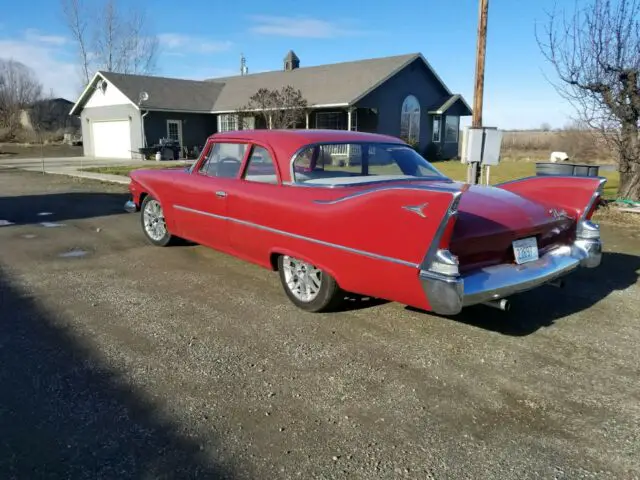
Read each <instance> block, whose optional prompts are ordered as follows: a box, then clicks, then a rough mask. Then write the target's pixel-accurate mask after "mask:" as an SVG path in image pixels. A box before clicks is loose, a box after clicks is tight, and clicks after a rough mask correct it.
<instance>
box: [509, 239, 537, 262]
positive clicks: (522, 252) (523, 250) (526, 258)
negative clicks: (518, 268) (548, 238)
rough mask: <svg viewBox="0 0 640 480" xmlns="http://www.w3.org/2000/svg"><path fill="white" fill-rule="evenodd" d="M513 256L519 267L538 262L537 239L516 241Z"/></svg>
mask: <svg viewBox="0 0 640 480" xmlns="http://www.w3.org/2000/svg"><path fill="white" fill-rule="evenodd" d="M513 255H514V256H515V258H516V263H517V264H518V265H520V264H523V263H527V262H533V261H535V260H538V242H537V240H536V237H529V238H522V239H520V240H514V241H513Z"/></svg>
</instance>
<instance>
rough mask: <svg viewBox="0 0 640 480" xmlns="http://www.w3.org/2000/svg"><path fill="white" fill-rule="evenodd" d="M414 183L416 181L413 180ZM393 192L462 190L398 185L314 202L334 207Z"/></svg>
mask: <svg viewBox="0 0 640 480" xmlns="http://www.w3.org/2000/svg"><path fill="white" fill-rule="evenodd" d="M411 181H414V180H411ZM392 190H415V191H418V192H434V193H456V192H459V191H460V188H458V187H451V188H447V187H436V186H417V185H411V186H406V187H405V186H402V185H397V186H393V187H386V186H380V187H375V188H369V189H367V190H363V191H360V192H354V193H350V194H349V195H345V196H344V197H339V198H335V199H332V200H314V201H313V202H314V203H318V204H321V205H334V204H336V203H341V202H346V201H347V200H353V199H354V198H359V197H364V196H365V195H371V194H373V193H379V192H388V191H392Z"/></svg>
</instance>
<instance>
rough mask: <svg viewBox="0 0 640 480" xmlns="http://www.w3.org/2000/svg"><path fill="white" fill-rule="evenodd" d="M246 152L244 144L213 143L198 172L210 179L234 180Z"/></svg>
mask: <svg viewBox="0 0 640 480" xmlns="http://www.w3.org/2000/svg"><path fill="white" fill-rule="evenodd" d="M246 151H247V144H246V143H231V142H220V143H214V144H213V145H212V146H211V150H209V155H207V158H206V160H205V161H204V163H203V164H202V166H201V167H200V170H199V172H200V173H201V174H204V175H208V176H210V177H224V178H235V177H237V176H238V173H239V172H240V166H241V165H242V160H243V159H244V154H245V152H246Z"/></svg>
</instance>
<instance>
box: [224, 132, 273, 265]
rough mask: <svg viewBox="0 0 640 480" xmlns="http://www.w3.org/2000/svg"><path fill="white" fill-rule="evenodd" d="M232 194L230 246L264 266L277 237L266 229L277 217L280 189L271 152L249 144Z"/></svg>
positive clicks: (260, 146)
mask: <svg viewBox="0 0 640 480" xmlns="http://www.w3.org/2000/svg"><path fill="white" fill-rule="evenodd" d="M243 170H244V171H243V174H242V177H241V179H240V180H239V181H238V183H237V186H236V185H234V187H235V188H234V190H233V194H231V195H230V196H229V204H228V208H229V216H230V217H231V218H233V219H235V220H236V221H233V222H231V224H230V225H229V232H230V244H231V248H232V250H233V251H234V252H236V253H237V254H238V255H240V256H241V257H243V258H245V259H247V260H250V261H255V262H257V263H264V261H265V259H268V258H269V249H270V248H271V246H272V245H273V243H274V238H273V237H274V235H277V233H275V232H274V231H273V230H272V229H271V228H270V227H271V226H272V225H273V222H274V215H278V212H279V207H277V206H276V205H277V204H278V202H279V200H278V199H279V197H280V195H282V185H281V183H280V176H279V172H278V168H277V164H276V160H275V157H274V155H273V151H272V150H271V149H270V148H269V147H268V146H267V145H259V144H253V145H252V146H251V149H250V151H249V152H248V155H247V160H246V162H245V167H244V169H243Z"/></svg>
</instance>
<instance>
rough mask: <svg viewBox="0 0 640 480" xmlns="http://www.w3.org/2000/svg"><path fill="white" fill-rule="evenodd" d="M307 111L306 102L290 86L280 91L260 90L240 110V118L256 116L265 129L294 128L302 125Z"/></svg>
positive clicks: (300, 93) (299, 93)
mask: <svg viewBox="0 0 640 480" xmlns="http://www.w3.org/2000/svg"><path fill="white" fill-rule="evenodd" d="M307 111H308V102H307V100H306V99H305V98H304V97H303V95H302V92H301V91H300V90H296V89H295V88H293V87H292V86H290V85H287V86H285V87H283V88H282V89H280V90H269V89H266V88H261V89H260V90H258V91H257V92H256V93H255V94H254V95H252V96H251V98H250V99H249V103H248V104H247V105H246V106H244V107H242V108H240V109H239V111H238V113H239V115H240V117H241V118H243V117H246V116H249V115H257V116H259V117H262V118H263V119H264V122H265V124H266V125H267V128H270V129H278V128H295V127H297V126H298V125H300V124H301V123H304V121H305V119H306V115H307Z"/></svg>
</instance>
